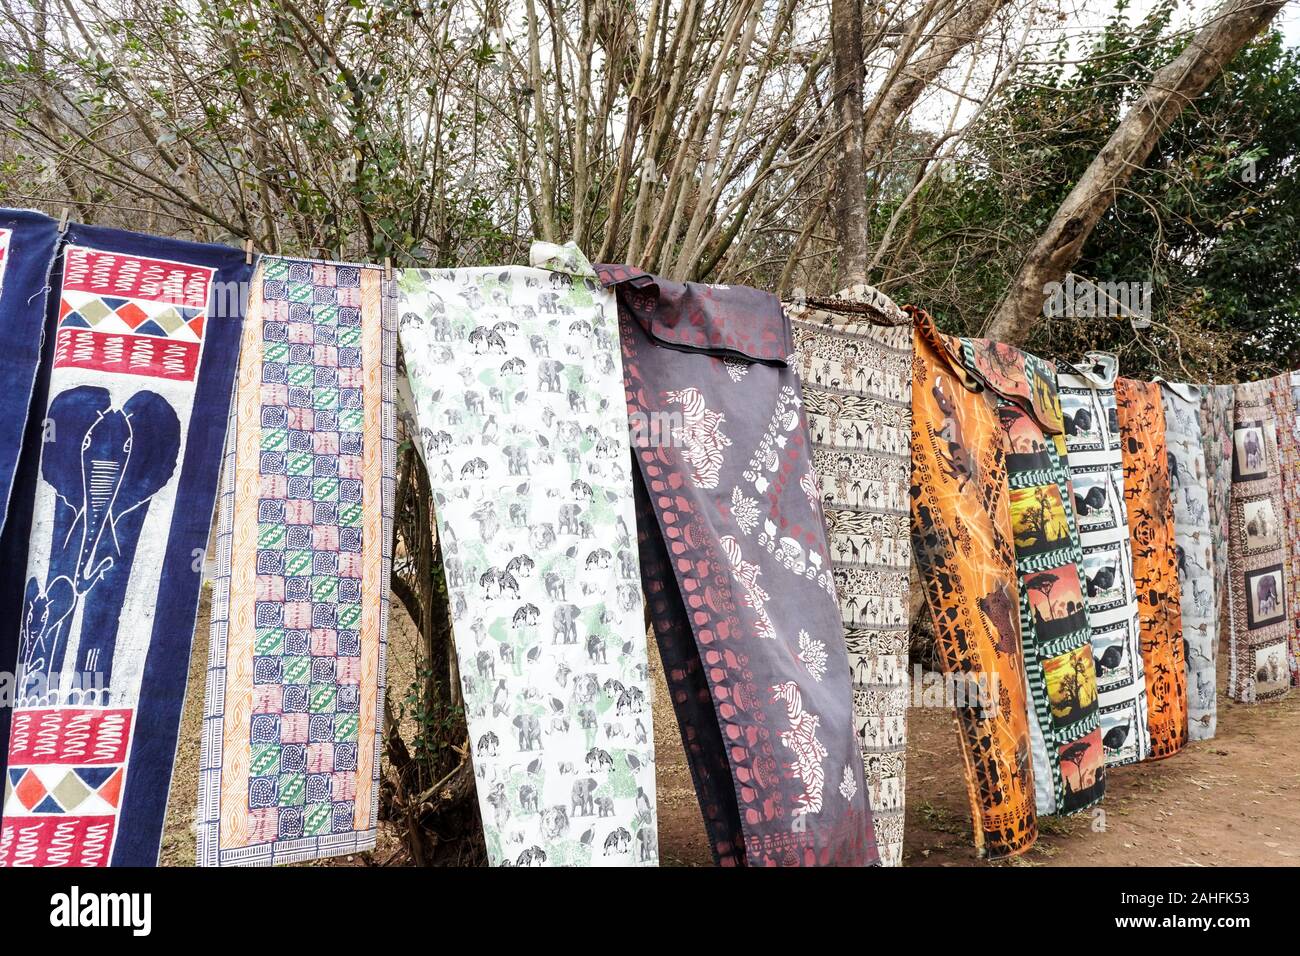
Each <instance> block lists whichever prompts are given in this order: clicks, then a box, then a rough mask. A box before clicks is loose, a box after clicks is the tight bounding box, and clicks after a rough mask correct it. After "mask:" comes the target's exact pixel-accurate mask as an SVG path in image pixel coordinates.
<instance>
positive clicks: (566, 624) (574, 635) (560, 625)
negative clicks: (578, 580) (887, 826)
mask: <svg viewBox="0 0 1300 956" xmlns="http://www.w3.org/2000/svg"><path fill="white" fill-rule="evenodd" d="M580 613H581V612H580V611H579V610H578V608H577V607H576V606H575V605H573V604H561V605H560V606H559V607H557V608H556V609H555V614H554V616H553V617H552V624H553V625H554V641H553V643H555V644H576V643H577V642H578V615H579V614H580Z"/></svg>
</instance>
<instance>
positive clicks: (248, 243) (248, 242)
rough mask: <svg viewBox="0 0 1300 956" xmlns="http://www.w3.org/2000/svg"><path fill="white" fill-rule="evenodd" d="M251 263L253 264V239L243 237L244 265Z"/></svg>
mask: <svg viewBox="0 0 1300 956" xmlns="http://www.w3.org/2000/svg"><path fill="white" fill-rule="evenodd" d="M252 264H253V240H252V239H245V240H244V265H246V266H251V265H252Z"/></svg>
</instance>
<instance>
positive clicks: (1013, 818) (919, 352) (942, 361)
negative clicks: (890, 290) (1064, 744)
mask: <svg viewBox="0 0 1300 956" xmlns="http://www.w3.org/2000/svg"><path fill="white" fill-rule="evenodd" d="M912 315H913V318H914V321H915V323H916V325H915V338H914V348H915V352H916V358H915V360H914V361H913V363H912V492H911V493H912V516H911V521H912V553H913V556H914V559H915V561H916V566H917V570H918V571H919V572H920V577H921V584H922V587H923V588H924V590H925V597H926V603H927V604H928V605H929V608H930V615H931V618H932V620H933V623H934V637H935V645H936V647H937V649H938V653H939V658H940V662H941V664H942V667H943V670H944V672H945V673H946V674H950V675H954V677H955V678H956V681H955V682H954V684H953V685H952V690H953V693H954V695H961V698H960V699H957V720H958V725H959V727H960V730H961V743H962V758H963V760H964V762H965V769H966V788H967V791H968V792H969V795H970V802H971V815H972V818H973V819H974V824H975V846H976V849H977V850H979V851H980V853H981V854H987V855H988V856H989V857H991V858H1000V857H1008V856H1015V855H1017V854H1020V853H1023V852H1025V851H1026V850H1028V849H1029V848H1030V847H1031V846H1033V844H1034V841H1035V840H1036V839H1037V837H1038V820H1037V816H1036V811H1035V784H1034V769H1033V756H1032V744H1031V737H1030V726H1029V724H1030V718H1029V708H1030V706H1031V705H1030V703H1029V695H1028V684H1027V677H1026V673H1025V664H1024V656H1023V652H1022V647H1021V634H1020V610H1019V603H1020V601H1019V590H1018V583H1017V576H1016V557H1015V549H1014V545H1013V531H1012V524H1011V505H1010V499H1009V495H1008V491H1007V462H1006V452H1005V450H1004V446H1003V434H1002V429H1001V426H1000V424H999V420H998V409H997V403H996V397H995V394H994V393H993V392H991V391H989V390H987V389H985V388H984V386H983V385H982V384H981V383H980V381H979V380H978V379H976V378H975V377H974V376H973V375H972V374H971V373H970V372H969V371H968V370H967V369H966V366H965V364H964V362H963V359H962V351H961V343H960V340H958V339H955V338H952V337H949V336H945V335H942V334H940V332H939V330H938V329H937V328H936V327H935V325H934V321H933V320H932V319H931V318H930V316H928V315H927V314H926V313H925V312H923V311H921V310H920V309H914V310H912Z"/></svg>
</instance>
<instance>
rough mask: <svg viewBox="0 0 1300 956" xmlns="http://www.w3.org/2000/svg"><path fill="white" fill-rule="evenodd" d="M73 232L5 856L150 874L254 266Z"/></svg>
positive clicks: (154, 243) (223, 252) (37, 514)
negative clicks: (134, 868) (143, 869)
mask: <svg viewBox="0 0 1300 956" xmlns="http://www.w3.org/2000/svg"><path fill="white" fill-rule="evenodd" d="M66 238H67V243H68V244H67V246H66V247H65V248H64V252H63V262H62V265H63V270H62V279H61V282H60V289H59V307H58V314H57V318H56V326H55V329H54V331H53V335H54V341H53V348H54V352H53V360H52V372H51V374H50V378H49V400H48V405H46V406H45V407H44V408H43V414H44V418H45V422H46V429H45V432H46V434H45V438H46V440H45V441H44V442H43V443H42V444H41V446H40V448H39V482H37V483H36V484H35V485H34V487H33V489H32V499H31V514H32V516H33V517H32V531H31V546H30V551H29V553H28V554H27V556H26V559H25V562H24V564H25V566H26V569H27V573H26V577H25V585H23V586H24V589H25V590H24V601H23V611H22V616H21V624H20V647H19V656H18V674H19V678H18V680H19V683H18V693H17V703H16V706H15V708H14V715H13V730H12V735H11V738H10V741H9V753H8V757H9V766H8V774H7V779H6V783H7V784H8V787H7V790H6V799H5V804H4V822H3V827H0V861H3V862H4V863H7V864H32V865H73V866H103V865H107V864H110V863H111V864H112V865H118V866H151V865H154V864H156V863H157V859H158V848H159V840H160V836H161V832H162V825H163V816H164V812H165V810H166V805H167V794H168V787H169V784H170V782H171V774H172V764H173V761H174V758H175V753H176V737H177V731H178V725H179V721H180V712H181V704H182V700H183V697H184V693H185V683H186V677H187V674H188V669H189V661H190V648H191V638H192V635H193V632H194V618H195V611H196V609H197V605H198V598H199V587H200V583H201V577H202V568H203V555H204V553H205V551H206V546H207V540H208V530H209V525H210V523H211V517H212V509H213V503H214V499H215V496H216V485H217V474H218V470H219V468H220V462H221V450H222V445H223V442H224V440H225V432H226V416H227V411H228V409H229V405H230V393H231V384H232V382H233V379H234V373H235V363H236V356H237V354H238V342H239V335H240V330H241V327H242V324H243V317H244V304H245V296H246V294H247V283H248V278H249V273H250V272H251V268H250V267H249V266H247V265H246V264H245V261H244V255H243V253H241V252H238V251H236V250H233V249H228V248H226V247H223V246H209V245H199V244H196V243H188V242H179V241H172V240H164V239H157V238H153V237H147V236H140V235H136V234H133V233H126V232H120V231H117V230H112V229H103V228H99V227H94V226H79V225H72V226H70V227H69V228H68V230H67V234H66ZM33 451H34V450H33ZM25 461H30V462H31V467H32V468H33V469H35V468H36V467H37V463H36V462H37V455H36V454H35V453H33V454H32V455H31V457H30V458H28V459H25ZM25 467H26V466H25ZM16 566H17V567H22V566H23V564H17V565H16Z"/></svg>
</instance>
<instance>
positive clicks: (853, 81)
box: [831, 0, 867, 289]
mask: <svg viewBox="0 0 1300 956" xmlns="http://www.w3.org/2000/svg"><path fill="white" fill-rule="evenodd" d="M831 46H832V51H831V52H832V54H833V57H834V82H835V94H836V100H835V119H836V125H837V126H839V128H840V155H839V159H838V163H837V168H836V178H837V180H838V183H839V189H838V196H837V197H836V200H835V231H836V235H837V237H838V238H839V246H840V249H839V265H838V268H837V270H836V271H837V276H836V288H838V289H843V288H845V287H847V286H849V285H853V284H855V283H859V282H866V281H867V171H866V168H865V167H866V162H865V156H864V154H863V152H862V84H863V74H864V72H865V70H866V67H865V64H864V61H863V52H862V3H861V0H831Z"/></svg>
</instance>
